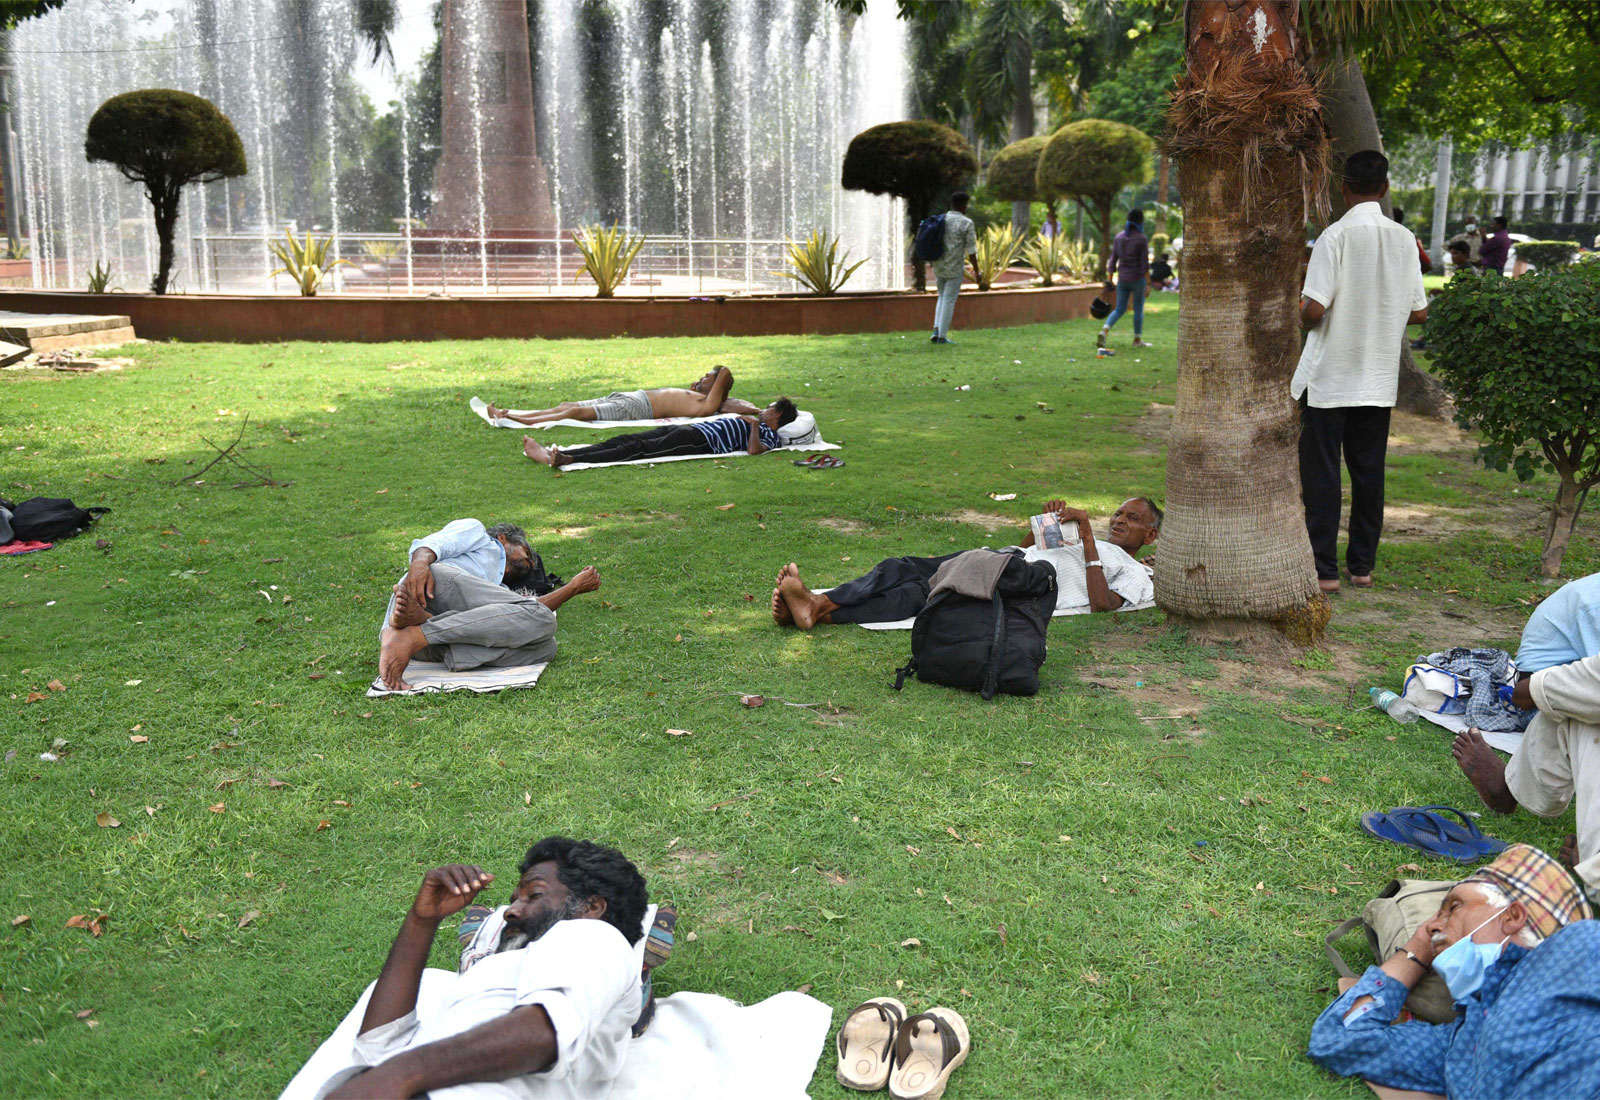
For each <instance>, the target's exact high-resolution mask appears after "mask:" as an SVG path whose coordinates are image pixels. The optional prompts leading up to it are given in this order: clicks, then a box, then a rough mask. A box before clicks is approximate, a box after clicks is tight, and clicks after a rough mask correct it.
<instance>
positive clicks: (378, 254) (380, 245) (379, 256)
mask: <svg viewBox="0 0 1600 1100" xmlns="http://www.w3.org/2000/svg"><path fill="white" fill-rule="evenodd" d="M361 251H362V252H365V253H366V254H367V255H368V256H371V257H372V258H373V259H374V260H392V259H394V258H395V257H396V256H398V255H400V242H399V241H362V242H361Z"/></svg>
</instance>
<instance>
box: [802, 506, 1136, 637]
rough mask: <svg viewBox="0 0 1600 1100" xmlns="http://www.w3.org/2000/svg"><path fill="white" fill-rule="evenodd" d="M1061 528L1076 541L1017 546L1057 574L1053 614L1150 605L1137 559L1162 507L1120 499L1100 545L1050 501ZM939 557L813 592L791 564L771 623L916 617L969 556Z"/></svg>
mask: <svg viewBox="0 0 1600 1100" xmlns="http://www.w3.org/2000/svg"><path fill="white" fill-rule="evenodd" d="M1044 510H1045V511H1046V512H1051V513H1054V514H1055V516H1056V518H1057V519H1058V520H1059V521H1060V522H1061V525H1062V526H1063V527H1065V526H1067V525H1068V524H1072V525H1075V526H1076V527H1077V531H1078V538H1079V541H1078V542H1077V543H1076V544H1072V545H1067V546H1061V547H1058V548H1056V549H1046V548H1045V547H1042V546H1036V545H1035V544H1034V540H1033V532H1032V531H1031V530H1030V531H1029V532H1028V535H1027V537H1026V538H1024V539H1023V540H1022V543H1021V545H1020V546H1018V547H1016V548H1015V549H1016V550H1017V551H1018V552H1019V553H1021V554H1022V556H1023V557H1024V558H1025V559H1027V560H1028V561H1047V562H1049V563H1050V564H1051V565H1052V566H1054V567H1055V571H1056V587H1057V596H1056V610H1057V611H1067V610H1070V609H1080V608H1087V609H1088V610H1089V611H1115V610H1117V609H1118V608H1120V607H1123V606H1124V605H1129V606H1134V605H1138V604H1141V603H1146V602H1148V601H1149V600H1150V599H1152V598H1153V597H1154V595H1155V589H1154V586H1153V585H1152V583H1151V580H1150V574H1149V572H1148V571H1147V570H1146V569H1145V567H1144V566H1143V565H1141V564H1140V563H1139V562H1138V561H1137V560H1135V559H1136V558H1137V557H1138V556H1139V551H1141V550H1143V549H1144V548H1145V547H1146V546H1149V545H1150V544H1151V543H1152V542H1154V541H1156V536H1157V535H1158V534H1159V533H1160V531H1161V517H1162V515H1163V513H1162V510H1161V509H1160V508H1158V507H1157V506H1156V504H1155V502H1154V501H1153V500H1151V499H1150V498H1149V497H1133V498H1131V499H1129V500H1125V501H1123V502H1122V504H1121V506H1120V507H1118V508H1117V510H1116V512H1115V513H1114V514H1113V515H1112V516H1111V524H1110V528H1109V530H1108V531H1107V532H1106V535H1107V537H1106V539H1105V541H1103V542H1096V541H1095V536H1094V531H1093V530H1092V529H1091V528H1090V526H1089V513H1087V512H1085V511H1084V510H1083V509H1082V508H1069V507H1067V505H1066V502H1065V501H1060V500H1052V501H1047V502H1046V503H1045V506H1044ZM964 552H965V551H959V550H958V551H956V553H954V554H945V555H943V556H941V557H936V558H915V557H905V558H889V559H887V560H885V561H881V562H879V563H878V564H877V565H875V566H873V568H872V572H870V573H868V574H866V575H865V576H863V577H857V578H856V579H855V580H853V581H848V582H846V583H844V584H841V585H840V586H839V587H837V588H831V589H829V590H828V591H826V592H813V591H811V589H810V588H809V587H808V586H807V585H806V584H805V582H804V581H802V580H801V579H800V569H799V567H798V566H796V565H795V564H794V562H790V563H789V564H788V565H786V566H784V567H783V569H782V570H781V571H780V572H779V573H778V587H776V588H774V589H773V590H772V618H773V621H774V622H776V623H777V624H778V625H779V626H797V627H799V628H800V629H801V630H810V629H811V628H812V627H814V626H816V625H817V624H819V623H892V622H899V621H900V620H902V619H909V618H912V617H913V616H915V615H916V614H917V612H919V611H921V610H922V607H923V605H924V604H926V603H927V602H928V590H929V587H930V584H931V582H932V580H933V575H934V573H936V572H938V570H939V566H941V565H943V564H944V563H945V562H947V561H949V560H950V559H951V558H954V557H956V556H957V555H959V554H961V553H964Z"/></svg>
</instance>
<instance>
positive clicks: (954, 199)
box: [933, 191, 978, 344]
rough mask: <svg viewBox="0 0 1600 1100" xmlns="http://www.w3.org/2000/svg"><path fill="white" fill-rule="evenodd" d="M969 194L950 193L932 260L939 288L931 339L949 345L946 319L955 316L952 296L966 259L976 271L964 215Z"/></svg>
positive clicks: (973, 233)
mask: <svg viewBox="0 0 1600 1100" xmlns="http://www.w3.org/2000/svg"><path fill="white" fill-rule="evenodd" d="M969 198H970V196H969V195H968V194H967V193H966V192H965V191H957V192H956V193H955V194H954V195H951V196H950V210H949V212H948V213H946V214H945V216H944V252H943V253H942V254H941V255H940V256H939V258H938V259H937V260H935V261H933V274H934V278H935V279H936V280H937V286H938V289H939V302H938V304H937V305H936V306H934V309H933V342H934V343H935V344H949V343H952V341H951V340H950V339H949V335H950V321H951V320H952V319H953V318H954V317H955V315H956V296H957V295H959V294H960V293H961V280H962V278H963V277H965V274H966V265H967V261H968V260H971V261H972V270H973V271H974V272H976V271H977V270H978V231H977V229H976V228H975V227H974V226H973V224H972V219H971V218H969V217H967V202H968V200H969Z"/></svg>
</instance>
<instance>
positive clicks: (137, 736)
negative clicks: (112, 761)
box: [128, 733, 150, 745]
mask: <svg viewBox="0 0 1600 1100" xmlns="http://www.w3.org/2000/svg"><path fill="white" fill-rule="evenodd" d="M128 740H129V741H132V742H133V743H134V744H135V745H142V744H144V743H145V742H146V741H148V740H150V738H148V737H146V736H145V735H144V734H142V733H130V734H128Z"/></svg>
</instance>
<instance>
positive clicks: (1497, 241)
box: [1478, 214, 1511, 275]
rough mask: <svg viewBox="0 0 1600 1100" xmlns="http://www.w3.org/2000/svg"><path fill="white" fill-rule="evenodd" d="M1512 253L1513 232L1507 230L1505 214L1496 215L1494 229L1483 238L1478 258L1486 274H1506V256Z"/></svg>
mask: <svg viewBox="0 0 1600 1100" xmlns="http://www.w3.org/2000/svg"><path fill="white" fill-rule="evenodd" d="M1510 254H1511V234H1510V233H1508V232H1507V231H1506V219H1505V215H1504V214H1497V215H1495V219H1494V231H1493V232H1492V233H1490V234H1489V235H1488V236H1487V237H1485V238H1484V239H1483V245H1482V247H1480V248H1479V249H1478V260H1479V261H1480V262H1481V263H1482V265H1483V273H1484V274H1485V275H1504V274H1505V273H1506V258H1507V257H1508V256H1509V255H1510Z"/></svg>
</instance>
